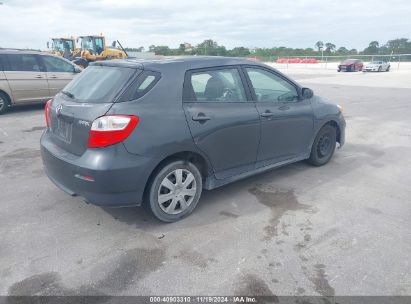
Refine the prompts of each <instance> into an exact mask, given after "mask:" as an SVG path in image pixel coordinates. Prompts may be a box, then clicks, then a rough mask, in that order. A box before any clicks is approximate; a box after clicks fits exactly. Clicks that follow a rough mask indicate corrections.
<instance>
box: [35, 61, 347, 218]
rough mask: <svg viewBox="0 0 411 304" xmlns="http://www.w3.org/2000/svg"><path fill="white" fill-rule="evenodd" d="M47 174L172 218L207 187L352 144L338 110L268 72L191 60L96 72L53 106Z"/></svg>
mask: <svg viewBox="0 0 411 304" xmlns="http://www.w3.org/2000/svg"><path fill="white" fill-rule="evenodd" d="M45 112H46V123H47V129H46V130H45V131H44V133H43V135H42V137H41V153H42V158H43V162H44V166H45V171H46V173H47V175H48V176H49V178H50V179H51V181H53V182H54V183H55V184H56V185H57V186H58V187H59V188H61V189H62V190H64V191H65V192H67V193H69V194H71V195H73V196H74V195H79V196H81V197H83V198H84V199H85V200H86V202H90V203H92V204H95V205H99V206H111V207H123V206H137V205H142V204H143V205H144V206H145V207H147V209H148V210H149V211H150V212H151V213H152V214H153V215H154V216H155V217H157V218H158V219H160V220H161V221H164V222H173V221H176V220H179V219H181V218H183V217H185V216H187V215H188V214H190V213H191V212H192V211H193V209H194V208H195V207H196V205H197V203H198V201H199V199H200V196H201V192H202V190H203V189H207V190H210V189H214V188H217V187H220V186H222V185H225V184H228V183H230V182H234V181H236V180H239V179H241V178H245V177H248V176H251V175H254V174H257V173H260V172H263V171H267V170H270V169H273V168H276V167H279V166H282V165H286V164H289V163H293V162H297V161H301V160H305V159H307V160H308V161H309V162H310V163H312V164H313V165H315V166H321V165H324V164H325V163H327V162H328V161H329V160H330V159H331V157H332V155H333V153H334V150H335V147H336V143H339V145H340V146H342V145H343V144H344V131H345V121H344V117H343V115H342V109H341V107H339V106H337V105H335V104H332V103H328V102H326V101H324V100H323V99H321V98H320V97H318V96H314V94H313V91H312V90H310V89H308V88H303V87H301V86H300V85H298V84H297V83H296V82H294V81H292V80H291V79H289V78H288V77H286V76H285V75H283V74H281V73H280V72H278V71H277V70H275V69H272V68H270V67H268V66H266V65H264V64H259V63H256V62H251V61H248V60H245V59H239V58H221V57H187V58H175V59H167V60H157V61H155V60H154V61H138V60H116V61H101V62H98V63H94V64H92V65H91V66H90V67H88V68H87V69H86V70H85V71H84V72H82V73H81V74H80V75H79V76H78V77H76V78H75V79H74V80H73V81H72V82H71V83H70V84H68V85H67V86H66V87H65V89H64V90H63V91H62V92H61V93H59V94H57V95H56V96H55V97H54V98H53V99H52V100H50V101H49V102H48V103H47V105H46V109H45Z"/></svg>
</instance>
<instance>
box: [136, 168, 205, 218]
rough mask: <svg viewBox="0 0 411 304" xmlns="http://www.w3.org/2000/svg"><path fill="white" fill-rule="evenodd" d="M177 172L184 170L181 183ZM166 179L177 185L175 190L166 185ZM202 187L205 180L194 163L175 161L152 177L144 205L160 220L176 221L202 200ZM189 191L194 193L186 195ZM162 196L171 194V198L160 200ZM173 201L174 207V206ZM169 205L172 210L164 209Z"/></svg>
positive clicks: (191, 210) (186, 214)
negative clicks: (185, 184) (185, 183)
mask: <svg viewBox="0 0 411 304" xmlns="http://www.w3.org/2000/svg"><path fill="white" fill-rule="evenodd" d="M177 170H179V171H177ZM180 170H181V171H180ZM177 172H182V175H181V181H180V185H179V183H178V181H177ZM190 174H191V176H192V177H193V180H192V181H191V182H189V180H188V179H189V176H190ZM170 178H171V179H170ZM166 179H167V180H168V182H170V183H171V184H172V185H174V186H175V188H174V191H173V190H171V189H170V188H168V187H165V186H164V184H163V182H165V180H166ZM190 179H191V177H190ZM186 181H187V182H189V183H188V184H187V186H186V187H185V186H184V182H186ZM166 184H167V183H166ZM202 188H203V181H202V177H201V173H200V171H199V170H198V168H197V167H196V166H195V165H194V164H192V163H191V162H188V161H183V160H178V161H173V162H170V163H168V164H165V165H164V166H163V167H162V168H160V169H159V170H157V171H156V173H155V174H154V176H153V177H152V179H151V182H150V185H149V188H148V191H147V193H146V199H145V203H144V206H145V207H146V209H147V210H148V211H149V212H150V213H151V214H152V215H153V216H154V217H156V218H157V219H159V220H160V221H162V222H167V223H171V222H176V221H178V220H181V219H183V218H184V217H186V216H188V215H189V214H190V213H191V212H193V210H194V208H195V207H196V206H197V204H198V201H199V200H200V196H201V192H202ZM185 191H186V192H185ZM187 191H191V192H193V194H192V195H188V194H187V195H186V193H187ZM161 192H163V193H161ZM160 196H164V197H166V198H168V196H170V199H169V200H166V201H163V202H160V200H159V197H160ZM186 198H187V200H186ZM183 200H184V201H183ZM183 202H184V203H183ZM173 203H174V207H173V206H172V204H173ZM168 207H169V208H171V209H170V212H166V210H164V209H167V208H168Z"/></svg>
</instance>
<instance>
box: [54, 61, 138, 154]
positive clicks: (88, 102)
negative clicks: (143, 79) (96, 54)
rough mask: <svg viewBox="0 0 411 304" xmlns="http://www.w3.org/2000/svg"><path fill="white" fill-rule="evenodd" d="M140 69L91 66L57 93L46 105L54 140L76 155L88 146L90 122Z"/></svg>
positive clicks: (106, 107) (102, 111)
mask: <svg viewBox="0 0 411 304" xmlns="http://www.w3.org/2000/svg"><path fill="white" fill-rule="evenodd" d="M140 72H141V70H139V69H135V68H128V67H115V66H104V65H103V66H90V67H88V68H87V69H85V70H84V71H83V72H82V73H81V74H80V75H78V76H77V77H76V78H75V79H74V80H73V81H72V82H70V83H69V84H68V85H67V86H66V87H65V88H64V89H63V91H62V92H60V93H58V94H57V95H56V96H55V97H54V98H53V101H52V102H51V104H50V105H49V122H50V131H51V133H52V140H53V142H54V143H55V144H56V145H58V146H59V147H60V148H62V149H63V150H65V151H67V152H68V153H70V154H74V155H77V156H80V155H82V154H83V153H84V152H85V150H86V149H87V145H88V138H89V132H90V128H91V125H92V123H93V121H94V120H95V119H96V118H98V117H100V116H103V115H105V114H106V113H107V111H108V110H109V109H110V108H111V107H112V105H113V103H114V102H115V101H116V100H117V98H118V97H119V96H120V95H121V94H122V92H123V91H124V89H125V88H126V87H127V86H128V85H129V84H130V83H131V81H132V80H133V79H134V77H135V76H136V75H138V74H139V73H140Z"/></svg>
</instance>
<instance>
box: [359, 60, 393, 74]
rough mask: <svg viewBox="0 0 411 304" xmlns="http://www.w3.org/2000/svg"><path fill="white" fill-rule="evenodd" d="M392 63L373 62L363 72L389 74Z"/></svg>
mask: <svg viewBox="0 0 411 304" xmlns="http://www.w3.org/2000/svg"><path fill="white" fill-rule="evenodd" d="M389 70H390V63H389V62H385V61H371V62H370V63H367V64H366V65H365V67H364V68H363V72H383V71H384V72H388V71H389Z"/></svg>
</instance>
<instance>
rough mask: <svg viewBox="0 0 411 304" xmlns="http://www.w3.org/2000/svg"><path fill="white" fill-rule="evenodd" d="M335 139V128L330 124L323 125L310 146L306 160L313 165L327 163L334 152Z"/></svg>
mask: <svg viewBox="0 0 411 304" xmlns="http://www.w3.org/2000/svg"><path fill="white" fill-rule="evenodd" d="M336 141H337V130H336V129H335V128H334V127H333V126H331V125H325V126H324V127H322V128H321V129H320V131H319V132H318V134H317V136H316V138H315V140H314V143H313V145H312V147H311V154H310V158H309V159H308V162H309V163H310V164H312V165H314V166H322V165H325V164H326V163H328V162H329V161H330V159H331V157H332V156H333V154H334V151H335V146H336Z"/></svg>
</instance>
